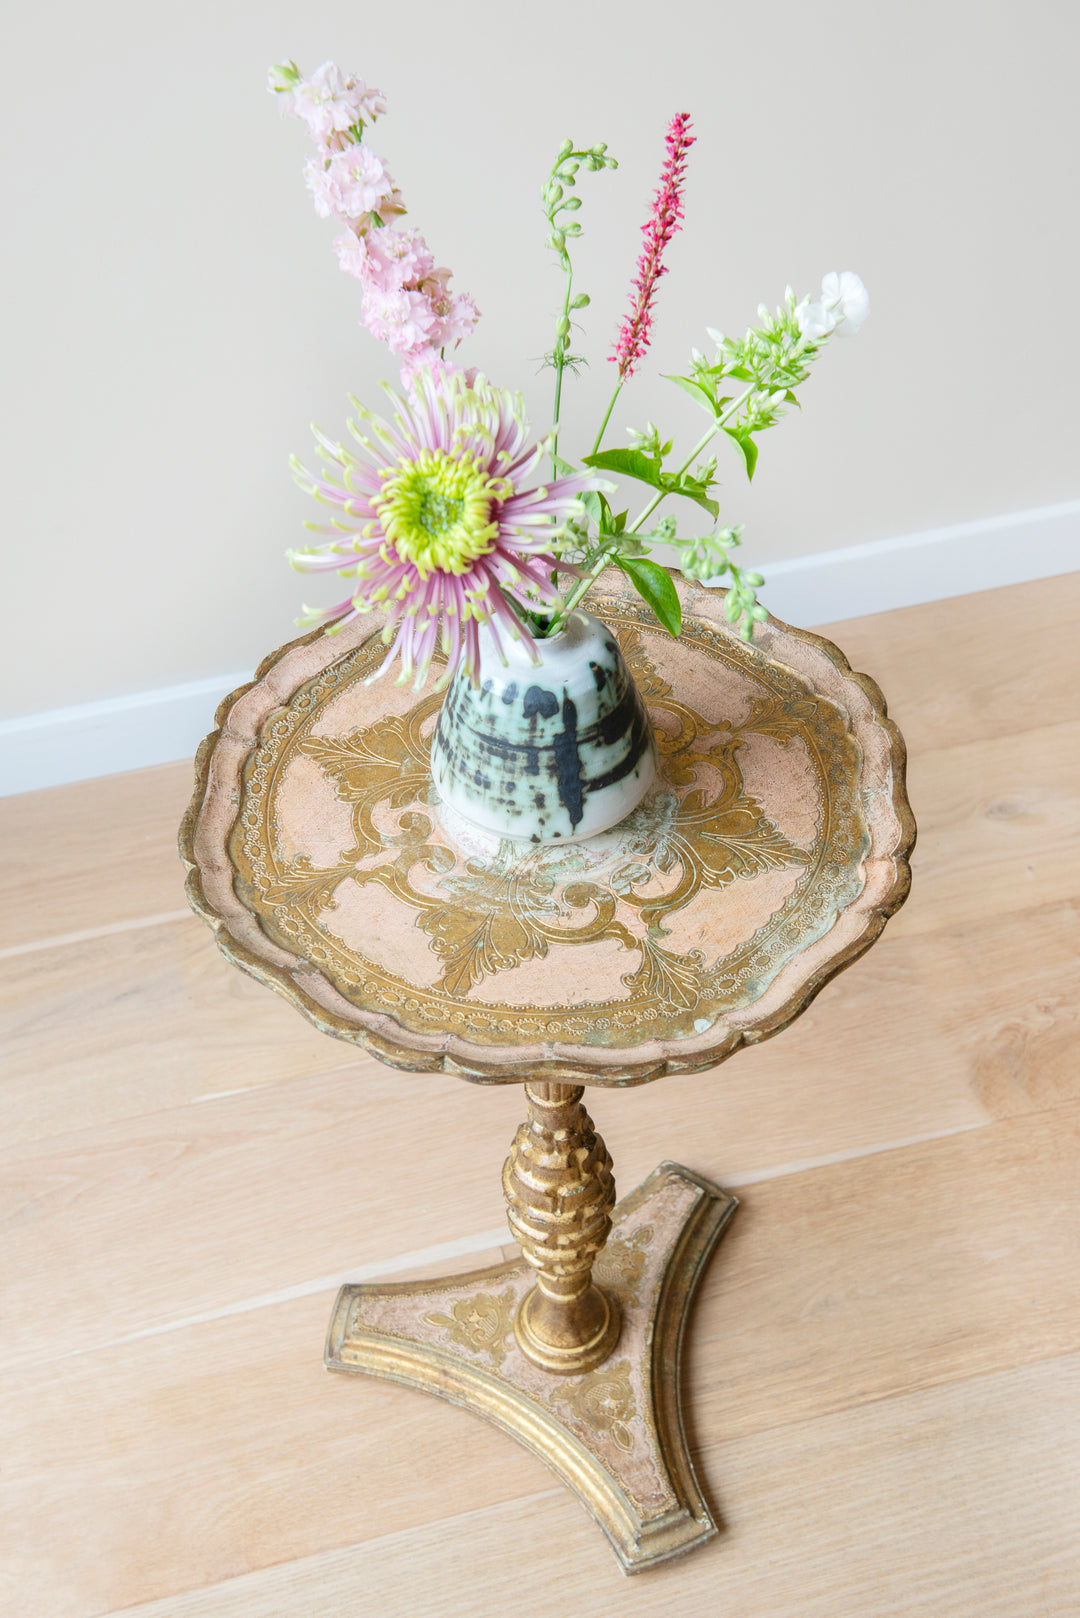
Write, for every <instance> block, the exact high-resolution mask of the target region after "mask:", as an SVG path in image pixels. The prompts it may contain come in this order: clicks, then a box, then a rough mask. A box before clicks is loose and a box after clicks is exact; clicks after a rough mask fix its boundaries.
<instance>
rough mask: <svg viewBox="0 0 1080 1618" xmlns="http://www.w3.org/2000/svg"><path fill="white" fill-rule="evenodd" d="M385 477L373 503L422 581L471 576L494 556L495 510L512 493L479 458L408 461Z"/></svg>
mask: <svg viewBox="0 0 1080 1618" xmlns="http://www.w3.org/2000/svg"><path fill="white" fill-rule="evenodd" d="M398 466H399V469H400V470H398V471H397V472H391V471H388V472H387V473H385V474H384V481H383V486H382V488H381V489H380V490H379V492H378V494H377V495H375V496H374V497H373V499H372V502H371V503H372V505H373V506H374V507H375V509H376V510H377V511H378V513H379V521H380V523H381V524H382V530H383V533H384V534H385V535H386V537H387V539H388V540H389V541H390V543H391V544H392V545H393V547H394V549H395V551H396V552H397V554H398V556H399V557H400V558H401V560H402V561H403V562H412V563H413V565H414V566H415V567H416V570H417V572H418V573H419V574H420V577H421V578H422V579H426V578H427V577H428V575H429V574H430V573H435V572H440V573H467V572H468V570H469V568H470V567H471V566H472V564H473V563H474V562H475V561H476V559H477V557H478V556H485V555H486V554H487V553H488V552H489V551H492V550H494V548H495V540H496V538H497V537H498V532H499V525H498V522H496V521H493V520H492V516H491V506H492V502H493V501H496V500H505V499H507V498H508V496H509V495H511V494H512V493H513V488H512V486H511V484H510V483H509V482H508V481H507V479H506V478H494V477H491V476H489V474H488V470H487V468H486V466H484V465H483V464H482V463H481V462H480V460H479V459H478V458H477V457H476V456H475V455H452V454H449V453H448V452H447V451H446V450H444V449H425V450H421V451H420V453H419V455H418V456H417V457H416V459H415V460H406V459H404V457H403V458H402V459H401V460H400V461H399V462H398Z"/></svg>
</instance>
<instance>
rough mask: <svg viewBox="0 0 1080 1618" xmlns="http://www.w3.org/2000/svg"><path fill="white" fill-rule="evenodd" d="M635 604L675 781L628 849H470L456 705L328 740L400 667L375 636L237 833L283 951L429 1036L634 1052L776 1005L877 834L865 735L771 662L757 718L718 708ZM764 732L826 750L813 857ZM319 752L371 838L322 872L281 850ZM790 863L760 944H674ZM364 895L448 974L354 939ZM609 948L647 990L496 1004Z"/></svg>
mask: <svg viewBox="0 0 1080 1618" xmlns="http://www.w3.org/2000/svg"><path fill="white" fill-rule="evenodd" d="M619 606H620V610H619V611H618V612H617V613H616V612H614V611H610V610H609V611H608V612H607V613H606V614H605V616H606V618H607V621H608V622H609V623H610V624H611V626H612V627H613V629H614V630H615V632H616V634H617V635H618V636H619V639H620V641H621V643H622V647H623V651H624V655H625V656H626V659H627V662H628V664H629V665H630V668H631V670H632V672H633V674H634V676H635V679H636V680H637V682H638V685H639V687H640V688H641V690H642V692H643V694H644V696H645V699H646V701H647V703H648V705H649V707H650V708H651V709H652V712H653V717H654V721H655V723H656V729H657V741H658V747H659V751H660V756H661V763H662V770H663V774H664V777H665V783H666V784H665V786H664V788H663V789H662V790H660V791H658V792H657V793H655V794H654V795H653V796H652V797H651V798H650V799H649V800H647V801H646V803H645V804H643V805H642V806H641V807H640V809H638V810H637V811H636V812H635V814H634V815H632V816H631V817H630V818H629V819H628V821H627V822H625V823H624V825H623V827H621V828H620V830H619V837H618V838H617V839H615V840H611V843H612V846H610V847H607V848H601V850H600V852H599V854H597V852H596V851H595V850H590V849H586V848H583V847H581V846H579V845H562V846H560V845H557V844H556V845H545V846H542V847H540V848H538V849H536V850H534V851H529V850H526V851H524V852H523V851H522V848H521V845H517V844H514V843H511V842H505V841H504V842H502V843H500V844H499V845H498V849H497V851H496V852H495V853H494V854H493V855H492V856H491V857H488V858H478V857H472V858H468V857H465V856H463V855H462V854H460V853H459V852H458V851H457V850H456V849H454V848H453V847H452V846H450V844H449V841H448V839H447V837H446V834H445V833H444V832H443V831H442V829H441V827H440V826H439V825H438V823H437V821H436V819H435V816H434V813H433V808H434V804H433V799H434V791H433V788H432V786H431V782H430V773H429V768H428V747H429V737H430V730H431V728H432V726H433V724H434V719H435V714H436V712H437V709H438V705H439V702H440V700H441V698H440V697H439V696H438V695H437V694H429V695H426V696H424V697H421V698H419V699H418V700H417V701H416V704H415V706H413V707H412V708H411V709H410V710H409V711H408V713H406V714H404V715H401V714H393V715H387V716H386V717H384V718H381V719H378V720H377V721H376V722H375V723H374V724H372V725H370V726H368V727H366V728H361V729H357V730H354V731H352V732H351V733H349V734H348V735H345V736H333V735H329V736H325V735H319V734H314V733H313V727H314V725H315V724H316V722H317V720H318V719H319V717H320V715H321V714H322V712H323V710H324V708H325V706H326V703H327V702H328V701H329V700H330V699H332V698H333V697H334V696H335V695H336V694H338V693H340V691H341V689H342V687H343V685H347V684H348V683H349V682H350V681H352V680H355V679H361V678H363V677H364V676H365V675H366V674H367V673H368V672H369V671H370V667H371V666H373V665H374V661H375V659H376V658H377V657H379V656H380V655H381V651H380V650H379V649H378V648H373V647H372V646H370V644H367V643H365V644H364V645H363V646H361V647H359V648H357V649H356V650H355V651H354V652H352V653H350V654H348V655H347V657H346V658H345V659H343V660H342V661H341V662H339V663H336V664H334V665H332V667H331V668H330V669H328V670H327V671H326V672H325V674H324V675H323V676H321V677H319V678H317V679H316V680H314V681H312V682H310V683H309V684H308V686H306V687H304V688H303V689H302V691H301V692H299V693H297V695H296V697H294V698H293V700H292V701H291V702H290V704H289V706H288V707H287V708H285V709H284V710H282V711H281V712H280V713H279V715H278V716H277V717H276V718H274V719H273V720H272V721H271V722H270V724H269V725H268V726H266V727H265V729H264V731H263V738H262V743H261V745H260V746H259V747H258V748H257V749H256V750H255V751H254V752H253V754H252V756H251V759H250V760H249V764H248V767H247V770H246V773H245V782H244V797H243V803H242V806H241V812H240V815H239V818H238V820H237V823H236V827H235V829H234V833H233V837H232V841H231V853H232V858H233V860H234V862H235V865H236V868H237V872H238V884H237V891H238V893H239V894H240V896H241V897H242V899H243V900H244V902H245V903H246V904H247V905H248V907H249V908H250V909H251V910H252V911H254V913H255V914H257V915H258V916H259V918H260V922H261V925H262V927H263V929H264V930H265V931H266V932H267V933H268V935H269V936H270V937H271V938H272V939H273V940H274V942H276V943H278V944H279V945H281V946H282V947H284V948H286V949H288V950H290V951H292V952H294V953H299V954H300V955H301V956H302V957H304V958H305V959H306V960H307V961H309V962H310V963H311V964H312V966H314V967H316V968H318V969H320V970H322V971H323V972H325V973H326V974H327V976H328V977H329V978H330V979H331V981H332V982H333V983H334V985H335V987H336V988H337V990H338V991H339V992H340V993H341V994H343V995H344V996H345V997H346V998H347V999H350V1000H352V1001H353V1002H354V1003H355V1004H357V1005H364V1006H368V1007H372V1008H374V1009H378V1010H382V1011H387V1012H390V1013H391V1014H392V1015H393V1016H394V1017H395V1018H397V1019H398V1020H400V1021H402V1022H403V1023H405V1024H406V1025H407V1026H410V1027H413V1028H415V1029H416V1030H417V1031H418V1032H421V1031H423V1030H425V1029H445V1028H449V1029H453V1028H455V1027H459V1028H461V1029H462V1030H463V1031H465V1030H467V1031H468V1034H469V1037H470V1038H472V1039H476V1040H478V1041H480V1042H482V1043H483V1042H490V1043H492V1044H507V1043H510V1044H519V1043H526V1042H529V1041H533V1040H536V1039H538V1038H539V1039H568V1038H569V1039H582V1038H588V1039H590V1040H591V1041H593V1042H594V1043H601V1044H623V1043H625V1042H626V1041H627V1038H628V1036H631V1037H632V1036H633V1035H634V1034H635V1032H636V1033H638V1034H639V1035H644V1034H646V1033H647V1034H648V1035H650V1036H653V1037H656V1036H663V1035H667V1034H671V1033H675V1034H679V1033H685V1032H686V1031H687V1030H688V1029H689V1028H692V1027H697V1026H698V1025H699V1021H700V1014H704V1018H705V1021H704V1023H703V1024H702V1026H708V1024H709V1022H710V1021H712V1020H715V1018H716V1017H717V1015H718V1014H719V1013H720V1012H721V1011H723V1010H725V1009H729V1008H731V1007H733V1006H737V1005H739V1004H741V1003H744V1002H745V1000H746V999H747V998H752V997H754V996H755V995H757V994H760V993H761V991H762V988H763V986H764V985H766V984H767V983H768V982H769V981H770V979H771V977H772V976H774V975H775V972H776V971H777V970H778V969H779V968H780V966H781V965H782V964H783V963H784V961H785V960H786V959H787V958H788V957H789V955H790V954H791V952H792V951H793V950H794V949H796V948H798V947H802V946H804V945H805V943H806V942H807V941H808V939H809V938H811V937H813V936H815V935H817V934H819V933H820V932H821V931H824V930H825V929H826V928H827V927H828V925H829V924H830V923H831V921H832V919H833V918H834V917H835V915H836V914H837V911H838V910H839V909H840V908H841V907H842V906H843V905H844V904H845V903H847V902H849V901H850V900H851V899H852V898H853V897H854V894H855V893H856V892H857V889H858V883H859V864H858V855H859V850H860V848H861V847H862V846H864V844H865V830H864V828H863V826H862V823H861V820H860V817H859V810H858V803H857V800H856V797H855V795H854V794H853V793H852V792H851V790H850V787H851V783H852V781H853V777H854V771H855V758H856V755H857V747H856V744H855V742H854V740H853V738H852V736H851V735H850V732H849V730H848V727H847V725H846V724H845V721H844V718H843V716H842V715H841V714H840V713H839V711H838V710H836V709H835V708H834V707H833V706H832V705H831V704H829V703H827V702H825V701H823V699H821V698H818V697H808V696H807V694H806V691H805V688H804V687H803V686H801V685H800V684H799V683H798V682H797V681H796V680H795V679H794V678H793V677H792V676H790V675H789V674H787V672H786V671H785V670H783V669H781V668H778V667H776V666H775V665H770V666H767V667H765V668H764V669H763V670H762V674H761V681H760V684H761V685H762V686H763V687H765V688H767V692H768V694H766V695H763V696H762V697H761V698H760V699H759V700H758V701H757V702H756V703H755V704H754V707H753V710H752V712H751V713H750V715H749V717H748V718H746V719H745V720H743V721H742V722H741V723H739V724H738V725H736V724H728V723H725V722H723V721H718V720H716V719H709V718H706V717H705V716H704V715H702V714H701V713H699V712H696V711H695V710H694V709H693V708H691V707H690V706H689V705H688V704H687V703H686V702H684V701H681V700H680V699H679V698H678V697H677V696H676V695H675V693H674V692H673V690H672V687H671V685H670V683H669V682H668V681H667V680H665V679H664V678H662V677H661V675H660V674H659V673H658V672H657V669H656V667H655V665H654V663H653V662H652V661H651V659H650V655H649V652H648V649H647V646H646V641H647V640H648V639H649V638H650V636H649V631H650V629H651V627H652V626H651V624H650V623H649V622H648V621H647V619H646V617H645V615H643V614H635V613H634V611H633V609H630V608H629V607H628V605H627V604H626V603H620V604H619ZM654 633H655V631H654ZM685 638H686V639H687V641H688V642H689V643H690V644H693V645H694V646H695V647H699V648H701V649H702V650H703V651H705V652H707V653H708V654H709V655H710V656H713V657H716V658H719V659H720V660H721V661H723V660H724V659H730V657H731V655H732V653H731V643H730V641H729V640H727V639H726V638H725V637H723V636H721V635H719V634H718V633H717V632H716V631H715V630H714V629H712V627H711V626H709V625H707V624H705V623H702V622H691V623H689V624H688V625H687V628H686V631H685ZM755 734H759V735H763V736H768V737H770V738H772V739H774V740H777V741H779V742H781V743H782V744H783V745H787V744H789V743H791V742H793V741H799V742H801V743H802V744H803V745H804V746H805V747H806V748H807V751H808V756H809V757H810V759H811V762H812V764H813V767H814V769H815V773H816V777H817V779H818V783H819V797H820V800H821V803H822V806H823V807H822V817H821V819H822V824H821V827H820V834H819V836H818V837H817V838H816V839H815V844H814V847H813V848H811V849H806V848H802V847H800V846H798V845H797V844H796V843H794V842H792V840H791V839H790V838H789V837H787V836H785V835H784V834H783V833H782V832H781V831H780V830H779V829H778V827H777V826H776V825H775V824H774V823H773V822H772V821H771V820H770V819H769V818H768V816H767V815H766V814H765V813H764V812H763V810H762V808H761V805H760V804H759V803H758V802H757V801H756V800H755V799H754V798H753V797H752V796H751V795H750V794H748V793H747V792H746V790H745V788H744V784H743V777H742V772H741V769H740V765H739V759H738V754H739V750H740V748H741V747H743V746H744V745H745V743H746V741H747V740H748V739H749V737H751V736H752V735H755ZM300 757H305V758H308V759H311V760H313V761H314V762H315V763H316V764H317V765H318V766H319V768H320V769H321V770H322V771H324V772H325V773H326V775H327V776H328V777H329V778H330V780H331V781H332V782H333V785H334V789H335V792H336V795H337V797H338V799H339V800H340V801H342V802H344V803H347V804H348V805H349V806H350V808H351V811H352V826H353V833H354V836H355V846H354V847H352V848H349V849H346V850H343V851H342V853H341V855H340V857H339V859H338V860H337V861H336V862H335V863H334V864H332V865H328V866H325V867H321V868H320V867H315V866H313V865H312V862H311V860H310V859H309V858H308V857H307V856H306V855H303V854H299V855H295V856H294V857H292V858H291V859H289V858H286V857H283V856H282V855H281V854H280V853H279V852H278V848H277V839H276V837H275V829H274V826H275V821H274V809H275V801H276V800H275V789H276V785H277V783H279V782H280V781H281V780H282V779H283V777H284V775H285V773H286V772H287V769H288V766H289V763H290V761H291V760H292V759H296V758H300ZM390 828H392V829H390ZM595 841H596V840H594V842H595ZM772 871H790V872H791V873H793V875H795V876H796V881H795V884H794V887H793V890H792V891H791V892H790V893H789V894H788V895H787V896H786V898H784V899H783V900H782V901H781V902H780V903H779V904H778V907H777V908H776V910H775V912H774V913H773V914H772V915H771V917H769V918H768V919H767V920H766V922H765V923H764V925H762V926H760V927H758V928H757V929H756V930H754V931H753V934H752V936H751V937H750V938H749V939H747V940H746V941H745V943H744V944H743V945H742V946H741V947H739V948H737V949H736V950H734V951H732V952H731V953H730V954H727V955H724V956H722V957H721V958H719V959H714V960H712V961H710V960H709V959H708V957H707V953H706V952H705V951H704V950H702V949H701V948H700V947H691V948H689V949H681V950H680V949H676V948H672V947H671V945H670V943H669V942H668V940H669V939H670V937H671V932H672V926H673V924H674V922H675V921H676V919H677V918H678V916H679V915H680V913H681V912H683V911H685V910H687V909H688V908H690V907H692V906H693V904H694V901H695V900H696V899H697V898H698V896H699V894H701V893H702V892H703V891H707V890H710V889H712V890H715V889H721V888H724V887H727V886H729V885H730V884H731V883H733V882H736V881H739V880H744V879H752V878H754V877H757V876H760V875H762V874H764V873H767V872H772ZM347 883H355V884H356V885H357V886H359V887H367V888H370V887H378V888H381V889H383V890H384V891H385V892H386V893H387V894H388V895H389V896H390V898H391V899H392V901H393V902H394V903H396V904H397V905H398V906H401V907H404V909H405V910H407V911H409V912H411V913H412V914H413V915H414V917H415V924H416V926H417V927H418V928H419V929H420V930H421V932H422V933H423V934H425V935H426V936H427V938H428V940H429V946H428V947H429V949H430V950H431V952H432V953H433V955H434V956H435V957H436V958H437V961H438V963H439V972H438V976H437V978H436V981H435V982H434V983H432V984H431V985H430V986H428V985H426V984H424V983H422V982H417V981H416V980H415V979H416V974H415V973H411V974H410V976H409V977H403V976H402V975H401V973H400V971H397V972H395V971H394V970H393V969H391V968H389V967H388V966H386V965H383V964H380V963H379V962H378V961H377V960H375V959H374V958H372V957H371V956H369V955H367V954H366V953H361V950H360V948H359V947H358V946H357V945H356V944H355V942H350V943H346V942H345V941H344V939H343V938H342V937H341V936H340V935H339V934H338V933H337V932H335V930H334V912H335V910H336V908H337V906H338V903H339V900H340V898H341V896H342V893H343V885H344V884H347ZM373 914H375V913H373ZM603 943H614V944H615V945H616V946H617V947H618V948H619V949H622V950H624V951H626V953H627V954H628V956H630V957H631V959H632V958H633V957H634V956H636V957H637V961H636V964H632V965H630V966H629V967H628V970H627V971H626V972H624V973H622V974H621V978H620V981H621V984H622V986H623V989H624V990H625V991H626V994H625V998H624V997H622V996H620V997H619V998H617V999H613V1000H612V999H608V1000H604V1001H591V1002H590V1001H588V1000H585V1001H583V1002H581V1003H579V1004H577V1005H575V1004H573V1003H565V1002H563V1003H561V1004H556V1005H554V1006H552V1007H550V1008H540V1007H537V1006H536V1005H535V1004H524V1003H523V1004H520V1005H518V1004H500V1003H498V1002H493V1001H490V1000H485V999H484V998H483V994H482V989H483V985H484V984H485V983H486V982H488V981H490V980H491V979H492V978H496V977H498V976H500V975H501V974H503V973H506V972H508V971H510V970H512V969H513V968H514V967H517V966H520V965H522V964H523V963H526V962H528V961H531V960H534V959H537V958H544V957H545V956H547V954H548V952H549V950H550V949H551V948H552V947H553V946H554V945H559V946H562V947H565V946H582V945H599V944H603Z"/></svg>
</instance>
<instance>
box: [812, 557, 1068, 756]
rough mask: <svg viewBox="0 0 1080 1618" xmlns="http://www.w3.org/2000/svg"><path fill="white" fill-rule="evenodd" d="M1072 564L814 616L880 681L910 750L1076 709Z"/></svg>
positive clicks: (1062, 717)
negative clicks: (851, 612) (884, 608)
mask: <svg viewBox="0 0 1080 1618" xmlns="http://www.w3.org/2000/svg"><path fill="white" fill-rule="evenodd" d="M1078 622H1080V572H1078V573H1063V574H1061V575H1060V576H1059V577H1057V578H1054V579H1037V580H1035V581H1033V582H1032V583H1031V584H1019V585H1010V586H1009V587H1008V588H1007V589H1003V590H982V591H979V592H977V593H974V594H972V595H966V596H960V597H958V598H954V599H952V600H949V601H932V602H929V603H927V604H926V605H924V606H921V607H902V608H900V609H899V610H898V611H896V612H880V613H874V614H873V615H871V616H870V617H867V618H848V619H845V620H844V621H843V622H842V623H838V624H824V625H822V626H820V627H819V628H818V629H817V633H818V634H819V635H825V636H827V637H828V639H829V640H833V641H835V642H836V644H837V645H838V646H839V647H840V648H841V650H842V651H843V652H844V654H845V655H846V657H847V658H848V661H849V662H850V663H851V664H852V666H853V667H854V668H856V669H860V670H861V671H862V672H863V673H865V674H870V675H872V676H873V678H874V679H875V680H876V681H877V683H878V684H879V685H880V687H881V689H882V690H883V691H884V693H885V697H886V700H887V702H888V704H889V712H890V713H891V714H892V716H893V718H894V719H895V720H896V722H897V724H898V725H899V726H900V729H901V730H902V731H903V733H904V736H905V738H906V740H907V744H908V748H909V749H910V751H911V753H912V754H913V755H914V754H918V753H922V752H926V751H931V750H933V749H936V748H941V747H953V746H956V745H957V744H958V743H960V744H963V743H966V742H973V741H986V740H991V739H992V738H993V737H995V736H1014V735H1016V734H1017V733H1018V732H1020V731H1022V730H1030V729H1035V728H1037V727H1042V726H1044V725H1056V724H1061V723H1063V722H1064V721H1066V720H1069V719H1072V718H1073V717H1074V715H1075V712H1076V695H1075V693H1076V681H1077V677H1078V676H1080V638H1078V637H1077V634H1076V625H1077V623H1078Z"/></svg>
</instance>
